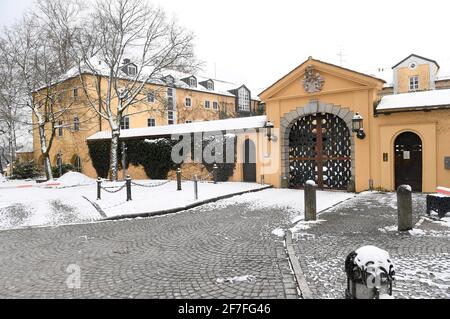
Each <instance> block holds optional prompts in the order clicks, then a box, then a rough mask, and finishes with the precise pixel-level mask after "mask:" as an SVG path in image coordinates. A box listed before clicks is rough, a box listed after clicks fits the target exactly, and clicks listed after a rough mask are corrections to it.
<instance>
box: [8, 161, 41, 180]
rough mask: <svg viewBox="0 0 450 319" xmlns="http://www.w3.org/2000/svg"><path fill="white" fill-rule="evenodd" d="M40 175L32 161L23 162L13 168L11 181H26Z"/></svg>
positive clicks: (15, 164) (17, 163)
mask: <svg viewBox="0 0 450 319" xmlns="http://www.w3.org/2000/svg"><path fill="white" fill-rule="evenodd" d="M39 175H40V171H39V169H38V167H37V166H36V164H35V163H34V160H32V161H24V162H19V161H18V162H16V163H14V166H13V173H12V176H11V179H28V178H35V177H38V176H39Z"/></svg>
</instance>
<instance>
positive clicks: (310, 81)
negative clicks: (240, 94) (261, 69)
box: [259, 57, 385, 102]
mask: <svg viewBox="0 0 450 319" xmlns="http://www.w3.org/2000/svg"><path fill="white" fill-rule="evenodd" d="M384 83H385V82H384V81H383V80H381V79H378V78H375V77H372V76H369V75H366V74H363V73H359V72H356V71H352V70H349V69H345V68H342V67H339V66H336V65H333V64H329V63H326V62H322V61H319V60H315V59H312V58H311V57H310V58H309V59H308V60H306V61H305V62H304V63H302V64H301V65H299V66H298V67H297V68H295V69H294V70H292V71H291V72H290V73H289V74H287V75H286V76H284V77H283V78H281V79H280V80H278V81H277V82H275V83H274V84H273V85H272V86H270V87H269V88H268V89H266V90H265V91H263V92H262V93H261V94H260V95H259V96H260V98H261V100H262V101H264V102H265V101H268V100H277V99H286V98H294V97H301V96H310V97H314V96H319V95H324V94H333V93H336V92H345V91H352V90H355V91H356V90H361V89H365V88H367V89H372V88H377V89H380V90H381V89H382V87H383V84H384Z"/></svg>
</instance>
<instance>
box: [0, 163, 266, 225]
mask: <svg viewBox="0 0 450 319" xmlns="http://www.w3.org/2000/svg"><path fill="white" fill-rule="evenodd" d="M55 182H56V184H57V185H55V186H53V187H49V184H48V183H43V184H37V183H36V182H34V181H8V182H5V183H2V184H1V186H0V229H11V228H20V227H29V226H54V225H62V224H71V223H82V222H90V221H95V220H99V219H102V218H103V217H104V216H103V217H102V214H101V212H99V211H98V210H97V209H96V208H95V207H94V206H93V205H92V203H96V204H97V205H98V206H99V207H100V208H101V210H102V211H103V212H104V213H105V214H106V216H107V217H113V216H117V215H127V214H139V213H151V212H157V211H161V210H169V209H176V208H183V207H185V206H187V205H190V204H194V203H196V202H199V201H203V200H208V199H213V198H215V197H218V196H223V195H231V194H235V193H239V192H242V191H249V190H256V189H259V188H261V187H262V186H261V185H259V184H251V183H218V184H213V183H199V184H198V194H199V198H198V200H195V199H194V183H193V182H183V183H182V187H183V190H182V191H177V190H176V182H175V181H170V182H167V181H133V182H136V183H138V184H141V185H146V186H157V185H161V184H163V185H161V186H158V187H151V188H150V187H140V186H132V198H133V200H132V201H129V202H127V201H126V189H122V190H121V191H119V192H118V193H114V194H111V193H108V192H106V191H104V190H102V195H101V197H102V199H101V200H96V199H97V183H96V182H95V180H93V179H90V178H88V177H87V176H85V175H83V174H79V173H73V172H70V173H67V174H65V175H64V176H62V177H61V178H60V179H58V180H56V181H52V183H55ZM23 185H27V186H30V187H26V188H18V186H23ZM122 185H124V182H116V183H111V182H106V181H104V182H103V183H102V186H104V187H106V188H107V189H108V190H109V191H114V190H117V189H118V188H110V187H115V186H116V187H117V186H122Z"/></svg>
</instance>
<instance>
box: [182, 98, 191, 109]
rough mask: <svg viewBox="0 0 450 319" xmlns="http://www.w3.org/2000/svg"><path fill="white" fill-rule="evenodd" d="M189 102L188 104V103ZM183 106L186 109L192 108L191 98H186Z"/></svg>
mask: <svg viewBox="0 0 450 319" xmlns="http://www.w3.org/2000/svg"><path fill="white" fill-rule="evenodd" d="M188 101H189V103H188ZM184 105H185V106H186V107H191V106H192V98H191V97H190V96H188V97H186V99H185V100H184Z"/></svg>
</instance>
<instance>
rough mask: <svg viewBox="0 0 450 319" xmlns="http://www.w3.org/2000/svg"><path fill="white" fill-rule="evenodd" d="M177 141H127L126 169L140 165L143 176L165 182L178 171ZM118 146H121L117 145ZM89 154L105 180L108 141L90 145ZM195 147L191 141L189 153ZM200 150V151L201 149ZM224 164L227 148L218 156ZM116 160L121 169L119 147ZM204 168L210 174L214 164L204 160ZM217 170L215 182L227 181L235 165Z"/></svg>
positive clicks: (107, 165)
mask: <svg viewBox="0 0 450 319" xmlns="http://www.w3.org/2000/svg"><path fill="white" fill-rule="evenodd" d="M177 142H178V141H172V140H170V139H168V138H160V139H156V140H148V139H145V140H142V139H140V140H137V139H136V140H127V141H126V148H127V157H126V159H127V163H126V165H127V168H128V167H129V165H130V164H132V165H134V166H138V165H142V166H143V167H144V170H145V173H146V174H147V176H148V177H149V178H151V179H166V178H167V175H168V173H169V172H170V171H171V170H174V169H177V168H178V167H179V166H180V165H177V164H175V163H174V162H173V161H172V158H171V155H172V147H173V146H174V145H175V144H176V143H177ZM207 143H208V141H207V140H203V143H202V144H203V145H202V147H203V148H204V147H205V146H206V145H207ZM120 145H121V143H120ZM88 147H89V155H90V157H91V160H92V164H93V166H94V168H95V170H96V172H97V175H98V176H100V177H102V178H107V177H108V173H109V165H110V147H111V144H110V141H95V142H89V143H88ZM193 147H194V141H193V142H192V150H193ZM203 148H202V149H203ZM234 153H235V154H234V159H235V160H234V162H236V147H235V150H234ZM192 154H193V151H192ZM220 156H221V157H222V158H223V161H224V162H225V159H226V148H225V145H224V152H223V154H220ZM118 158H119V168H121V166H122V165H121V164H122V161H121V160H120V159H121V158H122V147H121V146H120V147H119V152H118ZM203 165H204V166H205V167H206V169H207V170H208V171H209V172H210V173H212V171H213V166H214V163H212V164H208V163H206V162H205V161H203ZM217 166H218V167H219V170H218V179H219V181H227V180H228V179H229V178H230V177H231V176H232V175H233V171H234V168H235V166H236V164H235V163H232V164H227V163H217Z"/></svg>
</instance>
